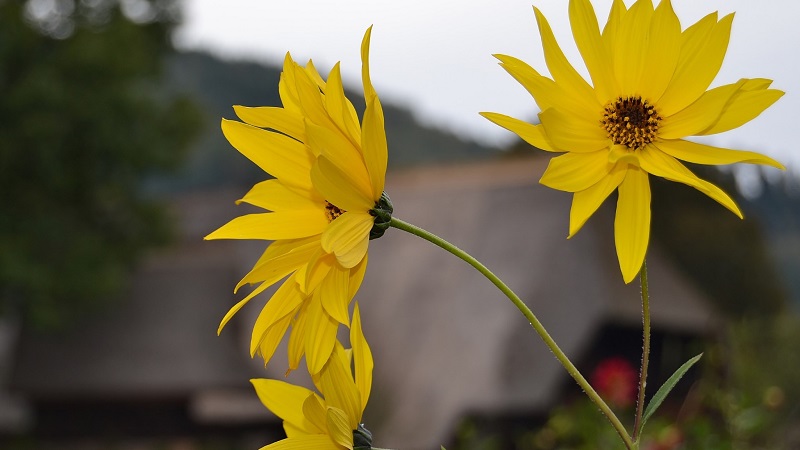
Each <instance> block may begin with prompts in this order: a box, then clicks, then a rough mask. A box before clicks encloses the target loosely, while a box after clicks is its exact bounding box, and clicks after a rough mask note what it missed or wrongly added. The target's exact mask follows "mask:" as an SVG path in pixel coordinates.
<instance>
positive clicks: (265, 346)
mask: <svg viewBox="0 0 800 450" xmlns="http://www.w3.org/2000/svg"><path fill="white" fill-rule="evenodd" d="M291 323H292V314H287V315H286V316H284V317H282V318H281V319H278V320H277V321H275V322H274V323H273V324H272V325H270V326H269V328H267V329H266V330H264V331H263V332H259V336H258V344H257V346H256V347H255V348H252V349H251V350H250V357H251V358H252V357H254V356H255V355H256V353H258V355H259V356H260V357H261V358H262V359H263V360H264V366H266V365H267V364H268V363H269V361H270V360H271V359H272V356H273V355H274V354H275V350H276V349H277V348H278V345H279V344H280V343H281V341H282V340H283V337H284V336H285V335H286V331H287V330H289V325H290V324H291ZM253 334H254V337H255V330H254V331H253Z"/></svg>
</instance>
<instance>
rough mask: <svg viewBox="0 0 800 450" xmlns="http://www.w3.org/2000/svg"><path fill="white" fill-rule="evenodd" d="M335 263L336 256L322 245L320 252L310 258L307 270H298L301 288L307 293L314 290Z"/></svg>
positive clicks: (298, 280)
mask: <svg viewBox="0 0 800 450" xmlns="http://www.w3.org/2000/svg"><path fill="white" fill-rule="evenodd" d="M335 264H336V256H335V255H331V254H328V253H326V252H325V251H324V250H323V249H322V247H320V248H319V250H318V252H317V253H316V254H315V255H313V256H312V257H311V259H309V261H308V266H306V270H305V271H303V270H299V271H298V272H297V283H298V285H300V290H301V291H303V292H305V293H311V292H313V291H314V290H315V289H317V286H319V284H320V283H322V280H324V279H325V277H327V276H328V272H329V271H330V270H331V268H332V267H333V266H334V265H335Z"/></svg>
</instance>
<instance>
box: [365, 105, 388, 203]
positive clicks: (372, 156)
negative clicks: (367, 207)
mask: <svg viewBox="0 0 800 450" xmlns="http://www.w3.org/2000/svg"><path fill="white" fill-rule="evenodd" d="M361 151H362V152H363V153H364V162H365V163H366V164H367V171H368V172H369V179H370V183H371V184H372V198H373V199H375V200H378V199H379V198H380V197H381V194H382V193H383V188H384V182H385V179H386V165H387V163H388V159H389V153H388V146H387V144H386V131H385V130H384V118H383V107H382V106H381V101H380V99H378V96H377V95H376V96H374V97H373V98H372V101H370V102H369V103H368V104H367V109H366V110H365V111H364V131H363V133H362V142H361Z"/></svg>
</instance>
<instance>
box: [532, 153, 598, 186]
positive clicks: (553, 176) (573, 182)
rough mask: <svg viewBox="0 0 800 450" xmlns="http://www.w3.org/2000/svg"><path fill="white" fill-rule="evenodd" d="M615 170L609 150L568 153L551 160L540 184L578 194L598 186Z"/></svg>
mask: <svg viewBox="0 0 800 450" xmlns="http://www.w3.org/2000/svg"><path fill="white" fill-rule="evenodd" d="M612 168H613V165H612V164H609V162H608V150H606V149H603V150H598V151H596V152H591V153H566V154H563V155H561V156H557V157H555V158H552V159H550V162H549V163H548V165H547V170H545V171H544V174H543V175H542V178H541V179H540V180H539V183H541V184H543V185H545V186H547V187H550V188H553V189H558V190H559V191H566V192H578V191H582V190H584V189H588V188H589V187H591V186H593V185H594V184H596V183H597V182H598V181H600V180H601V179H602V178H603V177H606V176H608V173H609V172H610V171H611V169H612Z"/></svg>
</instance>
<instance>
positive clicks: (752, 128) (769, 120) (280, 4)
mask: <svg viewBox="0 0 800 450" xmlns="http://www.w3.org/2000/svg"><path fill="white" fill-rule="evenodd" d="M533 3H534V4H536V6H537V7H538V8H539V9H541V10H542V12H543V13H544V15H545V16H546V17H547V19H548V21H549V22H550V25H551V27H552V28H553V31H554V33H555V34H556V38H557V39H558V41H559V44H560V45H561V47H562V48H563V49H564V51H565V53H567V57H568V58H570V60H571V61H572V62H573V64H574V65H575V66H576V67H579V68H580V69H579V70H582V71H583V73H586V72H585V70H584V69H583V64H582V62H581V60H580V56H579V54H578V52H577V49H576V48H575V44H574V41H573V40H572V34H571V30H570V28H569V21H568V14H567V4H568V3H567V1H566V0H540V1H535V2H533ZM592 3H593V5H594V7H595V11H596V12H597V14H598V16H599V17H600V19H599V21H600V24H601V27H602V24H604V23H605V19H606V17H607V15H608V10H609V8H610V5H611V0H593V1H592ZM631 3H632V1H630V0H626V4H628V5H630V4H631ZM531 4H532V2H531V0H403V1H387V0H340V1H335V0H334V1H331V0H281V1H270V0H264V1H258V0H226V1H219V0H185V2H184V24H183V25H182V26H181V28H179V30H178V32H177V35H176V44H177V45H178V47H179V48H185V49H206V50H211V51H212V52H213V53H215V54H217V55H219V56H222V57H225V58H228V59H251V60H257V61H261V62H268V63H273V64H280V63H281V62H282V60H283V56H284V55H285V53H286V52H287V51H290V52H291V53H292V56H293V57H294V58H295V59H296V60H298V61H305V60H307V59H309V58H312V59H313V60H314V63H315V64H316V65H317V67H318V68H319V70H320V71H321V72H325V71H327V70H329V69H330V67H331V66H332V65H333V64H334V63H335V62H336V61H342V73H343V77H344V79H345V83H346V84H349V85H350V86H352V87H354V88H357V87H359V86H360V83H361V80H360V68H361V63H360V55H359V46H360V44H361V38H362V36H363V33H364V31H365V30H366V29H367V27H368V26H369V25H374V28H373V32H372V45H371V53H370V54H371V56H370V57H371V70H372V79H373V83H374V84H375V87H376V89H377V91H378V95H380V96H381V98H382V99H384V101H387V102H388V101H391V102H393V103H397V104H400V105H404V106H407V107H409V108H411V109H412V110H413V111H414V113H415V114H416V116H417V118H418V119H419V120H420V121H423V122H425V123H429V124H434V125H438V126H441V127H444V128H447V129H449V130H451V131H454V132H456V133H459V134H462V135H464V136H466V137H469V138H472V139H476V140H478V141H481V142H483V143H488V144H493V145H504V144H507V143H509V142H511V141H512V139H513V137H514V136H513V135H512V134H511V133H510V132H508V131H506V130H503V129H501V128H499V127H497V126H495V125H493V124H491V123H490V122H488V121H487V120H485V119H483V118H482V117H480V116H479V115H478V112H479V111H493V112H500V113H504V114H507V115H510V116H514V117H518V118H522V119H530V118H533V117H534V115H535V114H536V113H537V112H538V111H537V109H536V106H535V104H534V103H533V100H532V99H531V98H530V96H529V95H528V94H527V92H526V91H525V90H524V89H523V88H522V86H521V85H519V84H518V83H517V82H516V81H515V80H514V79H513V78H511V76H510V75H508V74H507V73H506V72H505V71H504V70H502V69H501V68H500V67H499V66H498V65H497V64H496V60H495V59H494V58H493V57H492V56H491V55H492V54H493V53H504V54H508V55H512V56H515V57H518V58H520V59H522V60H524V61H526V62H528V63H529V64H531V65H532V66H533V67H535V68H537V69H538V70H540V71H541V72H543V73H547V69H546V66H545V64H544V59H543V56H542V50H541V41H540V39H539V34H538V30H537V28H536V21H535V18H534V14H533V10H532V8H531ZM673 6H674V8H675V10H676V12H677V14H678V17H679V18H680V19H681V24H682V26H683V27H684V28H685V27H687V26H688V25H690V24H691V23H694V22H695V21H697V20H698V19H700V18H701V17H703V16H704V15H706V14H708V13H710V12H713V11H719V12H720V13H721V15H724V14H727V13H730V12H734V11H735V12H736V16H735V19H734V24H733V32H732V36H731V42H730V45H729V47H728V55H727V57H726V60H725V63H724V64H723V67H722V71H721V72H720V74H719V75H718V76H717V78H716V80H715V81H714V83H713V84H712V86H717V85H720V84H726V83H731V82H735V81H736V80H738V79H739V78H756V77H763V78H770V79H773V80H775V82H774V84H773V87H775V88H777V89H781V90H784V91H786V92H787V94H786V95H785V96H784V97H783V98H782V99H781V100H779V101H778V103H777V104H775V105H774V106H772V107H771V108H770V109H768V110H767V111H766V112H765V113H764V114H762V115H761V116H759V117H758V118H756V119H755V120H754V121H753V122H750V123H749V124H747V125H745V126H744V127H742V128H739V129H737V130H733V131H730V132H727V133H724V134H721V135H718V136H714V137H711V138H710V139H708V138H707V139H705V140H704V142H709V143H712V144H714V145H719V146H724V147H729V148H738V149H745V150H754V151H759V152H762V153H766V154H768V155H770V156H772V157H774V158H777V159H779V160H781V161H782V162H784V163H785V164H787V166H789V167H790V169H793V170H794V171H798V170H799V169H800V151H798V150H797V149H796V148H795V147H796V146H795V145H794V143H795V141H796V140H797V139H796V137H795V136H796V135H797V132H798V130H800V124H798V123H797V122H795V120H797V118H798V117H800V60H799V59H800V25H798V24H797V18H798V17H800V2H795V1H790V0H764V1H753V0H704V1H700V0H673Z"/></svg>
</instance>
